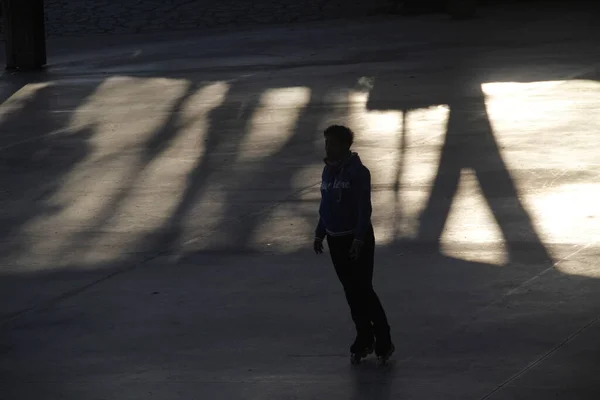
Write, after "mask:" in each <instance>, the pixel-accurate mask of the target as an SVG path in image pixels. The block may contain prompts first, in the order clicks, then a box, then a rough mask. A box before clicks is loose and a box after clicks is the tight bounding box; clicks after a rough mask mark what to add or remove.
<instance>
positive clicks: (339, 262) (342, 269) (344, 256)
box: [327, 236, 374, 352]
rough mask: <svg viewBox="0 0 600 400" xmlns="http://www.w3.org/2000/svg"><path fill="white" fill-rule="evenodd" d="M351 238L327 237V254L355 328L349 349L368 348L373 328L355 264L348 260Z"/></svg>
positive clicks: (371, 341)
mask: <svg viewBox="0 0 600 400" xmlns="http://www.w3.org/2000/svg"><path fill="white" fill-rule="evenodd" d="M353 240H354V239H353V237H352V236H340V237H328V238H327V243H328V244H329V252H330V254H331V260H332V261H333V265H334V267H335V272H336V274H337V276H338V278H339V280H340V282H341V284H342V286H343V288H344V294H345V295H346V300H347V302H348V306H350V314H351V315H352V320H353V321H354V325H355V326H356V333H357V338H356V342H355V343H354V345H353V346H352V347H353V348H352V349H351V350H352V351H353V352H354V350H355V347H362V346H370V345H371V344H372V343H373V338H374V337H373V328H372V325H371V321H370V319H369V315H368V307H367V303H366V302H365V301H364V299H363V297H364V294H362V293H361V285H357V282H360V281H359V280H357V270H356V268H355V264H356V263H353V262H352V261H351V260H350V248H351V246H352V241H353Z"/></svg>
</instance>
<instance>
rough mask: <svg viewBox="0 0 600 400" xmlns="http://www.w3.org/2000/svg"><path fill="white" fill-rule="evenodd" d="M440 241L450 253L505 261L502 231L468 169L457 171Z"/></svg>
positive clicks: (480, 259) (480, 260) (506, 257)
mask: <svg viewBox="0 0 600 400" xmlns="http://www.w3.org/2000/svg"><path fill="white" fill-rule="evenodd" d="M440 244H441V249H442V252H443V253H444V254H446V255H448V256H451V257H456V258H461V259H465V260H468V261H474V262H484V263H489V264H494V265H504V264H506V263H507V262H508V253H507V251H506V248H505V246H504V237H503V235H502V231H501V230H500V228H499V226H498V223H497V222H496V219H495V217H494V214H493V213H492V211H491V209H490V207H489V205H488V204H487V201H486V199H485V196H484V195H483V193H482V191H481V187H480V186H479V182H478V180H477V177H476V176H475V174H474V172H473V171H472V170H470V169H463V170H462V171H461V176H460V181H459V183H458V190H457V192H456V195H455V196H454V199H453V201H452V206H451V208H450V212H449V214H448V218H447V220H446V225H445V226H444V231H443V233H442V237H441V239H440Z"/></svg>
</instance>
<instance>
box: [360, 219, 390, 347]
mask: <svg viewBox="0 0 600 400" xmlns="http://www.w3.org/2000/svg"><path fill="white" fill-rule="evenodd" d="M374 261H375V235H374V234H373V231H372V230H371V232H370V234H369V236H368V237H367V239H366V240H365V244H364V245H363V248H362V251H361V254H360V257H359V260H358V262H357V264H358V265H357V268H358V270H359V271H360V281H361V287H362V290H361V291H360V295H361V302H364V303H365V304H366V307H367V313H368V315H369V320H370V321H371V322H372V323H373V329H374V333H375V338H376V340H377V348H376V352H377V353H378V354H379V355H381V354H384V353H386V352H387V350H388V348H389V347H390V346H391V337H390V326H389V323H388V320H387V316H386V314H385V310H384V309H383V306H382V304H381V301H380V300H379V297H378V296H377V293H375V290H374V289H373V268H374Z"/></svg>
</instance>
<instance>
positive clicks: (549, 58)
mask: <svg viewBox="0 0 600 400" xmlns="http://www.w3.org/2000/svg"><path fill="white" fill-rule="evenodd" d="M594 18H595V17H594V16H593V15H590V14H589V13H586V10H581V11H578V12H571V13H569V12H560V13H554V12H548V13H546V14H544V15H543V18H540V16H539V14H535V15H534V14H527V13H522V14H519V15H515V14H512V13H511V12H508V11H507V12H504V13H501V12H498V13H495V14H494V15H488V16H486V17H485V18H484V19H480V20H475V21H471V22H467V23H464V24H460V25H456V24H451V23H448V22H445V21H440V20H439V19H437V18H435V17H428V18H419V19H416V20H413V21H412V22H410V23H407V24H406V25H403V26H402V27H397V25H396V21H395V20H393V19H390V20H386V19H378V20H376V21H373V22H372V23H364V24H359V25H354V26H351V27H350V26H348V25H344V24H340V25H337V24H318V23H315V24H312V25H306V26H305V27H304V30H303V31H302V32H299V31H297V30H294V29H292V28H276V29H275V28H269V29H264V30H254V31H248V32H243V33H239V34H223V35H218V36H213V37H202V38H198V39H196V38H192V37H186V38H175V37H171V39H170V40H171V41H166V42H153V41H151V42H150V43H148V42H146V43H134V42H133V39H128V40H131V42H128V41H125V40H123V41H122V42H121V44H120V45H119V43H112V44H110V43H106V45H95V46H93V50H94V51H90V44H89V42H88V43H87V44H85V43H83V44H82V43H81V42H79V43H77V42H68V41H52V43H50V45H51V46H52V49H53V50H52V52H51V54H52V55H53V56H52V58H51V63H52V66H51V68H50V69H49V71H48V72H47V73H46V74H45V75H43V76H18V75H10V76H7V75H5V76H4V77H3V78H2V83H1V85H0V95H1V96H2V100H3V102H2V105H1V106H0V132H2V134H1V135H0V152H1V155H2V157H1V158H0V180H1V182H2V185H1V188H2V189H1V190H2V196H1V197H0V201H1V204H0V219H1V221H2V227H3V229H2V231H1V236H0V246H1V247H0V261H1V264H0V265H2V270H1V273H2V277H1V278H0V318H1V319H0V354H1V358H0V398H2V399H8V400H13V399H18V400H26V399H34V398H35V399H39V398H44V399H136V398H140V399H142V398H143V399H190V398H214V399H220V398H222V399H322V398H331V399H385V400H387V399H399V398H402V399H461V400H463V399H495V400H500V399H520V398H527V399H548V398H556V399H572V398H577V399H597V398H598V396H599V392H600V389H599V387H598V385H597V376H598V373H599V372H600V367H599V366H598V362H597V360H598V353H599V348H600V347H599V345H598V342H597V337H598V335H599V334H600V323H599V322H598V318H599V316H600V281H599V280H598V278H599V277H600V270H599V269H598V266H597V263H596V260H597V259H598V256H599V255H600V254H599V253H600V248H599V247H598V244H597V242H598V239H599V238H600V228H598V218H600V207H599V205H598V201H597V199H598V196H599V195H600V187H599V185H598V182H599V172H598V157H597V151H596V149H597V148H598V145H599V144H600V136H599V134H598V129H597V127H598V124H599V123H600V120H599V118H600V117H598V112H597V110H598V107H599V106H600V104H599V101H600V100H599V98H600V97H599V96H598V93H599V90H600V82H599V80H598V77H599V75H598V68H597V66H598V65H599V62H600V60H599V58H600V52H599V51H598V45H597V43H596V42H595V41H594V40H593V38H594V36H593V33H594V30H593V25H591V24H590V21H592V22H593V21H595V19H594ZM411 24H413V25H411ZM394 26H396V27H397V29H395V30H394V29H391V28H392V27H394ZM415 26H419V27H420V28H421V30H417V29H414V27H415ZM534 28H535V29H534ZM423 32H437V33H436V34H435V35H434V34H431V33H423ZM146 39H148V40H149V37H146ZM138 40H141V38H138ZM69 43H70V44H69ZM233 44H235V46H234V45H233ZM79 46H81V47H79ZM190 49H194V53H193V54H191V53H190ZM257 49H260V52H259V51H257ZM334 122H338V123H339V122H342V123H348V124H350V125H351V126H352V127H353V128H354V129H355V130H356V131H357V133H358V137H357V144H356V148H357V150H358V151H359V152H360V154H361V156H362V158H363V159H364V161H365V162H366V163H367V165H369V166H370V167H371V170H372V174H373V189H374V194H373V200H374V206H375V214H374V218H373V220H374V224H375V227H376V235H377V239H378V255H377V257H378V258H377V260H378V263H377V272H376V287H377V290H378V291H379V294H380V296H381V298H382V300H383V303H384V305H385V306H386V308H387V310H388V314H389V318H390V320H391V323H392V326H393V335H394V339H395V341H396V344H397V348H398V351H397V353H396V356H395V362H394V363H393V364H392V365H391V366H390V367H389V368H384V369H377V368H375V366H374V363H373V362H372V360H370V361H368V362H367V363H366V364H365V365H363V366H361V367H359V368H351V367H350V366H349V362H348V358H347V347H348V345H349V343H350V342H351V340H352V339H353V337H352V331H351V325H350V321H349V317H348V315H347V310H346V306H345V304H344V300H343V294H342V291H341V288H340V286H339V284H338V283H337V282H336V280H335V275H334V272H333V271H332V268H331V267H330V265H329V262H328V260H327V257H316V256H314V255H313V254H311V251H310V244H311V243H310V242H311V237H312V229H313V226H314V223H315V210H316V207H317V202H318V196H319V194H318V185H319V182H318V175H319V171H320V169H321V167H322V164H321V161H320V159H321V154H322V138H321V134H320V131H321V129H322V128H324V127H325V126H327V125H328V124H331V123H334Z"/></svg>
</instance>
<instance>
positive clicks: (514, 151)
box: [482, 80, 600, 276]
mask: <svg viewBox="0 0 600 400" xmlns="http://www.w3.org/2000/svg"><path fill="white" fill-rule="evenodd" d="M482 89H483V91H484V93H485V95H486V107H487V111H488V115H489V118H490V122H491V125H492V127H493V131H494V136H495V139H496V141H497V142H498V145H499V148H500V149H501V152H502V158H503V159H504V161H505V163H506V166H507V169H508V170H509V171H510V174H511V177H512V179H513V181H514V183H515V186H516V188H517V191H518V192H519V194H520V195H521V197H522V198H521V201H522V203H523V205H524V206H525V208H526V210H527V212H528V214H529V216H530V218H531V220H532V221H533V224H534V226H535V228H536V230H537V233H538V235H539V239H540V240H541V241H542V242H544V243H545V244H546V246H547V247H549V249H548V250H549V251H550V252H551V253H553V254H557V255H558V254H561V255H562V256H564V254H562V253H561V251H560V249H562V248H564V247H565V246H567V247H569V245H579V246H587V245H588V244H590V243H597V242H598V240H600V225H599V224H598V216H599V215H600V206H599V205H598V204H600V203H599V202H598V201H597V200H598V198H599V196H600V185H599V184H598V182H599V181H600V180H599V179H600V178H599V177H600V175H599V173H598V166H599V164H600V163H599V161H598V159H599V158H598V151H597V149H598V148H600V135H599V134H598V126H600V114H599V113H598V111H597V110H598V109H599V108H600V96H599V94H600V82H597V81H590V80H569V81H551V82H528V83H514V82H513V83H504V82H494V83H486V84H483V85H482ZM554 246H557V248H556V249H554V248H553V247H554ZM557 268H558V269H559V270H561V271H563V272H566V273H572V274H577V275H585V276H597V275H598V272H597V271H593V270H591V269H590V268H589V267H585V266H583V267H582V264H577V263H576V262H575V261H574V260H571V261H569V262H568V263H566V262H561V263H559V264H558V267H557Z"/></svg>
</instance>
